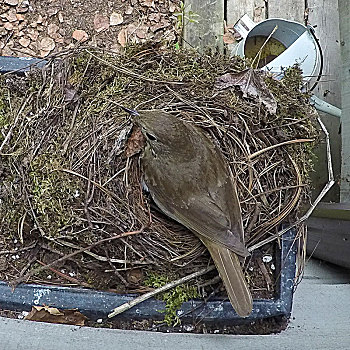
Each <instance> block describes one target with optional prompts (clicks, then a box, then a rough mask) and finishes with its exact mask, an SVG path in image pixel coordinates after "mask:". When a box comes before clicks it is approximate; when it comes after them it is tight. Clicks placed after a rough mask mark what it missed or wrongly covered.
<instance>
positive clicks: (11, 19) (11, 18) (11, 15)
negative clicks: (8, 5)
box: [6, 9, 17, 22]
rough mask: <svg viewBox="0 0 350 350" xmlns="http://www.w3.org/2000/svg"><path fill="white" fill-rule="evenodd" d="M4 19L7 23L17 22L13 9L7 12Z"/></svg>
mask: <svg viewBox="0 0 350 350" xmlns="http://www.w3.org/2000/svg"><path fill="white" fill-rule="evenodd" d="M6 18H7V20H8V21H9V22H16V21H17V16H16V10H15V9H11V10H9V11H8V13H7V16H6Z"/></svg>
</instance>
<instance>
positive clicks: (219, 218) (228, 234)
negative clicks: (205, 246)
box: [149, 183, 249, 256]
mask: <svg viewBox="0 0 350 350" xmlns="http://www.w3.org/2000/svg"><path fill="white" fill-rule="evenodd" d="M165 185H166V183H164V186H165ZM162 188H163V186H162V184H158V185H157V186H149V190H150V193H151V195H152V198H153V200H154V201H155V203H156V204H157V206H158V207H159V208H160V209H161V210H162V211H163V212H164V213H165V214H167V215H168V216H170V217H171V218H172V219H174V220H175V221H178V222H180V223H181V224H182V225H184V226H186V227H187V228H189V229H190V230H191V231H193V232H195V233H196V234H197V235H199V237H201V236H203V237H204V238H206V239H209V240H210V241H213V242H217V243H219V244H222V245H224V246H225V247H227V248H228V249H230V250H232V251H234V252H235V253H237V254H239V255H241V256H247V255H249V253H248V251H247V249H246V247H245V245H244V243H243V240H242V232H241V231H242V229H241V220H242V218H241V212H240V206H239V202H238V198H236V200H235V199H234V198H230V199H229V201H230V202H229V203H227V204H226V206H227V205H231V206H232V207H231V208H230V209H231V210H232V211H233V212H234V214H231V215H230V216H228V215H227V214H226V213H225V212H226V211H227V210H225V208H220V207H219V205H218V203H219V201H216V200H215V196H217V195H218V194H217V191H216V192H215V195H212V196H211V195H210V193H203V194H200V195H196V196H193V197H192V198H189V199H188V201H187V202H186V203H185V204H183V205H179V203H177V202H176V201H173V200H172V198H171V197H169V195H168V194H167V193H165V192H164V191H163V190H162ZM223 195H224V196H227V194H223ZM232 196H234V194H232ZM237 203H238V204H237ZM232 220H235V221H234V222H232Z"/></svg>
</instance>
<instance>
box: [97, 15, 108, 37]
mask: <svg viewBox="0 0 350 350" xmlns="http://www.w3.org/2000/svg"><path fill="white" fill-rule="evenodd" d="M108 28H109V18H108V17H106V16H104V15H101V14H99V13H97V14H96V15H95V17H94V29H95V30H96V32H97V33H100V32H102V31H104V30H107V29H108Z"/></svg>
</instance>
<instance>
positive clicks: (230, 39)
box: [223, 32, 236, 44]
mask: <svg viewBox="0 0 350 350" xmlns="http://www.w3.org/2000/svg"><path fill="white" fill-rule="evenodd" d="M223 40H224V43H225V44H233V43H235V42H236V38H235V37H234V35H233V34H232V33H230V32H226V33H225V34H224V36H223Z"/></svg>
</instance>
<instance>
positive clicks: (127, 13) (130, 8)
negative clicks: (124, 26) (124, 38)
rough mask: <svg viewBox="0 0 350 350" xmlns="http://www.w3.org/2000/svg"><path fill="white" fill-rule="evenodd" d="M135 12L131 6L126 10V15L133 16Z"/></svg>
mask: <svg viewBox="0 0 350 350" xmlns="http://www.w3.org/2000/svg"><path fill="white" fill-rule="evenodd" d="M133 11H134V8H133V7H132V6H129V7H128V8H127V9H126V10H125V12H124V13H125V14H126V15H131V14H132V13H133Z"/></svg>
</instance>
